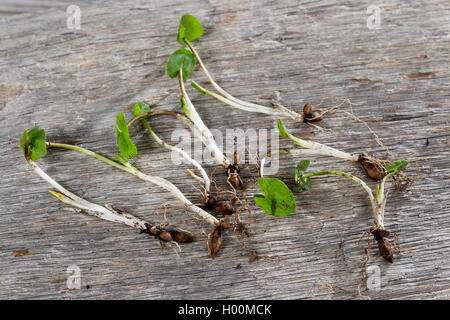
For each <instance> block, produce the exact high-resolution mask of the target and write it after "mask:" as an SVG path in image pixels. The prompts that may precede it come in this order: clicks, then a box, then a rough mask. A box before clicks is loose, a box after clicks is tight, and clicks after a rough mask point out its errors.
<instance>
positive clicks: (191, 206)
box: [47, 142, 219, 226]
mask: <svg viewBox="0 0 450 320" xmlns="http://www.w3.org/2000/svg"><path fill="white" fill-rule="evenodd" d="M47 147H49V148H51V147H56V148H64V149H71V150H75V151H79V152H81V153H84V154H86V155H89V156H91V157H94V158H96V159H98V160H101V161H103V162H105V163H107V164H109V165H111V166H113V167H116V168H118V169H120V170H123V171H125V172H128V173H131V174H132V175H134V176H136V177H138V178H139V179H141V180H144V181H146V182H150V183H153V184H156V185H157V186H160V187H161V188H164V189H166V190H167V191H169V192H170V193H171V194H172V195H173V196H174V197H175V198H177V199H178V200H179V201H180V202H182V203H183V204H184V205H185V207H186V208H187V209H189V210H190V211H192V212H194V213H195V214H197V215H198V216H200V217H201V218H202V219H204V220H206V221H207V222H208V223H210V224H212V225H213V226H217V225H219V220H217V219H216V218H215V217H214V216H212V215H211V214H209V213H208V212H206V211H204V210H203V209H201V208H199V207H197V206H195V205H194V204H192V202H191V201H189V200H188V199H187V198H186V197H185V196H184V194H183V193H182V192H181V191H180V190H179V189H178V188H177V187H176V186H175V185H174V184H172V183H171V182H169V181H167V180H166V179H163V178H160V177H156V176H150V175H146V174H144V173H142V172H141V171H139V170H138V169H136V168H134V167H132V166H131V165H130V166H124V165H122V164H120V163H118V162H115V161H113V160H111V159H108V158H106V157H104V156H101V155H99V154H98V153H95V152H92V151H90V150H88V149H85V148H82V147H77V146H73V145H70V144H64V143H53V142H47Z"/></svg>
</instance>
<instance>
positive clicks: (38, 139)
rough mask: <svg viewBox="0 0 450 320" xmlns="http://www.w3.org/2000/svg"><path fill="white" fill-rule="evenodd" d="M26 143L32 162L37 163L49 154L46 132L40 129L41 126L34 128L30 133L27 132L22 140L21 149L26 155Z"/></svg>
mask: <svg viewBox="0 0 450 320" xmlns="http://www.w3.org/2000/svg"><path fill="white" fill-rule="evenodd" d="M25 142H27V145H28V148H27V149H28V150H27V151H28V156H29V157H30V159H31V160H32V161H36V160H38V159H40V158H42V157H43V156H45V155H46V154H47V145H46V141H45V131H44V130H43V129H39V126H36V127H34V128H33V129H31V130H30V131H27V130H25V131H24V132H23V137H22V139H20V141H19V143H20V148H21V149H22V152H23V154H24V155H25Z"/></svg>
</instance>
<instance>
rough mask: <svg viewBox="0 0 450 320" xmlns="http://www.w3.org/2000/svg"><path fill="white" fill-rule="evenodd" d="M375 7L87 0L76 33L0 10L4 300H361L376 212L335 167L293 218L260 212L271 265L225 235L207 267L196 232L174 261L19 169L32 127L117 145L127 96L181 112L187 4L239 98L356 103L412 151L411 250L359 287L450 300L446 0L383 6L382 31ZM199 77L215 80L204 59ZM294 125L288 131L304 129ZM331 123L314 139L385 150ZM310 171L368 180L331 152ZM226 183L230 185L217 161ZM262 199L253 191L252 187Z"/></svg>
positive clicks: (162, 162) (401, 223) (154, 161)
mask: <svg viewBox="0 0 450 320" xmlns="http://www.w3.org/2000/svg"><path fill="white" fill-rule="evenodd" d="M0 3H1V2H0ZM371 4H377V3H373V2H372V1H359V2H355V1H342V2H340V4H335V2H334V1H325V0H324V1H308V2H305V3H304V4H302V5H301V4H299V1H290V0H284V1H218V0H211V1H189V3H187V2H186V1H175V0H170V1H120V3H119V2H116V1H111V2H104V1H95V2H94V1H92V2H86V3H85V4H84V5H83V4H81V5H80V7H81V10H82V20H81V29H80V30H75V31H74V30H68V29H67V28H66V13H65V8H62V7H53V8H50V9H48V10H45V11H39V12H36V13H32V12H31V13H26V14H24V15H19V16H17V17H6V18H3V20H0V25H1V28H0V122H1V126H0V136H1V137H2V139H1V150H2V152H1V154H0V170H1V172H2V183H1V198H0V298H3V299H11V298H26V299H44V298H52V299H70V298H86V299H94V298H101V299H123V298H130V299H132V298H137V299H206V298H214V299H216V298H223V299H231V298H232V299H258V298H274V299H297V298H300V299H324V298H325V299H354V298H355V299H357V298H359V296H358V293H357V285H358V283H359V279H360V268H361V259H362V257H363V253H362V249H361V248H360V247H359V246H358V240H359V238H360V237H361V234H362V232H363V231H364V230H367V228H368V227H370V225H371V223H372V218H371V216H370V204H369V201H368V200H367V197H366V195H365V194H364V192H363V191H362V190H361V189H360V188H359V187H358V186H357V185H354V184H353V183H351V182H347V181H346V180H343V179H342V178H339V177H336V178H327V179H326V178H318V179H315V180H314V181H313V183H314V189H313V190H314V192H310V193H308V194H301V195H297V196H296V198H297V206H298V208H297V211H296V212H295V214H293V215H291V216H289V217H286V218H283V219H280V218H276V217H271V216H268V215H266V214H264V213H262V212H261V210H257V209H256V208H254V209H255V211H254V213H253V222H252V224H251V227H252V230H253V231H254V232H255V233H256V234H255V235H254V236H253V237H252V245H253V247H254V248H255V249H256V250H257V251H258V252H259V254H261V255H267V256H269V257H271V258H272V259H261V260H257V261H254V262H250V261H249V256H248V255H247V254H246V253H245V252H243V251H242V249H241V247H240V244H239V242H238V241H237V240H236V238H235V237H234V236H233V234H232V233H230V232H228V233H225V235H224V239H223V243H224V246H223V249H222V250H221V252H220V253H219V254H218V256H217V257H216V259H214V260H211V259H210V258H209V257H208V252H207V250H206V247H205V241H204V240H202V238H201V237H199V240H198V241H196V242H195V243H192V244H188V245H184V246H183V253H182V255H181V256H180V257H177V256H176V255H175V253H174V252H173V251H172V250H165V251H161V249H160V247H159V244H158V243H157V242H156V241H155V240H152V239H150V238H149V237H148V236H146V235H143V234H139V233H137V232H136V231H134V230H133V229H131V228H128V227H126V226H123V225H116V224H113V223H108V222H105V221H101V220H99V219H97V218H94V217H88V216H82V215H77V214H75V213H73V212H69V211H67V210H65V208H66V207H65V206H64V205H63V204H61V203H59V202H58V201H57V200H56V199H55V198H54V197H52V196H51V195H50V194H49V193H48V192H47V190H48V185H47V184H46V183H45V182H44V181H42V180H41V179H40V178H39V177H37V176H36V175H34V174H33V173H32V171H31V170H30V169H29V168H28V166H27V165H26V163H25V161H24V159H23V157H22V155H21V152H20V149H19V144H18V140H19V138H20V136H21V133H22V132H23V130H24V129H27V128H31V127H32V126H34V125H35V124H39V125H40V126H41V127H43V128H45V129H46V131H47V133H48V139H49V140H51V141H55V142H65V143H73V144H78V145H82V146H85V147H87V148H89V149H91V150H93V151H97V152H99V153H101V154H104V155H113V154H114V153H116V152H117V148H116V144H115V131H114V121H115V115H116V114H117V113H118V112H125V113H126V115H127V117H130V116H131V111H130V108H129V106H130V105H131V104H133V103H135V102H137V101H141V100H144V101H147V102H150V103H155V104H157V105H158V107H157V108H158V109H171V110H177V108H178V107H177V102H178V88H177V83H176V81H174V80H172V79H168V77H166V76H165V74H164V71H165V70H164V64H165V62H166V59H167V57H168V55H169V54H170V53H171V52H172V51H173V50H174V49H176V48H178V47H179V46H178V44H177V43H176V41H175V33H176V31H177V25H178V21H179V18H180V16H181V15H182V14H184V13H187V12H189V13H192V14H194V15H195V16H197V17H198V18H199V19H200V21H202V22H203V24H204V26H205V35H204V37H202V39H201V40H199V41H197V42H196V43H195V45H196V48H197V50H198V51H199V52H200V54H201V56H202V57H203V60H204V62H205V64H206V65H207V66H208V67H209V69H210V72H211V73H212V74H213V75H215V77H216V79H217V81H218V82H219V84H221V85H222V86H223V87H224V88H225V89H226V90H228V91H229V92H231V93H232V94H233V95H235V96H236V97H238V98H241V99H245V100H249V101H259V102H261V103H264V104H267V103H268V100H265V99H267V98H271V97H273V95H274V93H275V91H278V92H279V93H280V97H281V102H282V103H283V104H284V105H287V106H291V107H292V108H294V109H296V110H300V108H301V106H303V104H304V103H306V102H312V103H313V104H317V103H319V101H320V100H321V99H322V98H323V97H330V96H336V97H347V98H350V99H351V100H352V101H353V102H356V103H360V105H358V106H354V107H353V111H354V113H355V114H356V115H357V116H358V117H360V118H361V119H363V120H364V121H366V122H367V123H368V124H369V125H370V126H371V127H372V128H373V129H374V131H375V132H376V133H377V134H378V136H379V137H380V139H382V141H383V142H384V144H386V145H387V146H388V147H389V149H390V152H391V154H392V157H393V158H405V159H408V160H409V162H410V166H409V167H408V169H407V170H406V173H407V174H408V175H410V176H412V177H415V178H416V181H415V183H414V185H413V186H412V187H411V189H410V191H409V192H407V193H399V192H395V191H391V193H390V195H389V199H388V207H387V210H386V211H387V215H386V221H385V222H386V226H387V227H388V228H389V229H390V230H391V231H392V232H394V233H396V234H398V235H399V237H400V239H401V243H402V245H403V246H404V247H405V248H407V249H408V250H411V251H413V252H409V253H406V252H404V253H403V255H397V257H396V258H397V259H396V261H395V263H394V264H392V265H391V264H388V263H386V262H385V261H383V260H382V258H380V257H379V255H378V253H377V252H375V250H372V257H371V260H370V262H369V266H371V267H373V268H376V267H378V268H379V270H380V274H381V289H380V290H379V291H375V290H368V289H366V288H365V287H364V292H363V293H364V294H365V295H367V296H369V297H370V298H372V299H412V298H423V299H438V298H445V299H448V298H449V297H450V259H449V256H450V245H449V243H450V201H449V198H450V192H449V181H450V161H449V154H450V153H449V146H450V126H449V120H450V109H449V107H450V104H449V101H450V99H449V92H450V90H449V89H450V81H449V79H450V78H449V70H450V63H449V60H450V59H449V58H450V56H449V49H450V46H449V40H450V38H449V27H450V25H449V21H450V19H449V18H450V10H449V7H448V3H447V1H443V0H430V1H426V2H425V1H423V2H417V3H415V4H411V3H404V2H401V1H395V0H392V1H389V2H382V3H381V2H380V7H381V28H380V29H378V30H370V29H368V28H367V26H366V20H367V17H368V15H367V14H366V10H367V7H368V6H369V5H371ZM192 78H193V79H196V80H198V81H199V82H200V83H202V84H205V83H206V81H205V77H204V76H203V74H202V73H201V72H200V71H199V70H197V71H195V72H194V73H193V75H192ZM189 92H190V93H191V95H192V98H193V101H194V103H195V105H196V106H197V107H198V111H199V113H200V114H201V116H202V117H203V119H204V121H205V123H206V124H207V125H208V126H209V127H210V128H218V129H220V130H221V131H222V132H225V130H226V129H227V128H240V127H242V128H249V127H252V128H274V127H275V121H274V120H275V119H273V118H270V117H267V116H264V115H258V114H250V113H246V112H243V111H238V110H233V109H229V108H226V107H225V105H223V104H221V103H219V102H217V101H214V100H212V98H210V97H206V96H202V95H200V94H198V93H197V92H195V91H194V90H191V89H189ZM325 104H326V106H324V107H327V106H328V107H330V106H331V105H333V103H331V102H327V103H325ZM346 110H349V109H348V107H347V109H346ZM161 119H162V118H161ZM287 125H288V127H289V128H292V130H293V132H295V133H307V132H310V131H311V129H310V128H308V127H306V126H304V125H299V124H294V123H292V122H287ZM321 125H322V126H323V127H324V128H326V129H330V130H331V131H332V134H325V133H317V134H316V135H315V136H314V137H311V139H313V140H314V141H318V142H322V143H327V144H329V145H330V146H334V147H337V148H339V149H342V150H345V151H348V152H352V153H361V152H364V151H366V152H369V153H373V154H375V155H377V156H379V157H385V153H384V150H383V149H382V148H381V147H380V146H378V145H377V144H376V142H375V141H374V139H373V137H372V135H371V134H370V132H368V130H367V129H366V128H365V127H364V126H363V125H362V124H361V123H357V122H354V121H350V120H349V118H348V117H347V116H346V115H345V114H344V113H335V114H333V115H331V116H329V117H327V118H326V120H325V121H323V122H322V123H321ZM154 126H155V129H156V130H157V132H158V133H160V134H161V136H162V137H163V138H166V139H168V141H170V135H171V132H172V131H173V129H174V128H182V126H181V125H178V124H175V123H174V122H173V121H172V120H171V119H167V120H166V119H163V120H161V121H156V122H155V123H154ZM132 132H133V134H134V135H135V136H136V137H137V138H136V144H137V147H138V148H139V150H140V156H139V157H138V158H137V160H136V161H134V163H135V165H136V166H137V167H138V168H140V169H142V170H143V171H144V172H148V173H157V174H158V175H160V176H162V177H164V178H167V179H168V180H170V181H172V182H173V183H174V184H175V185H177V186H178V187H179V188H180V189H182V190H183V192H185V193H186V195H187V196H188V197H189V198H190V199H191V200H192V201H193V202H199V201H200V200H201V199H200V196H199V194H198V192H197V191H196V190H195V188H194V187H193V186H192V184H193V182H192V180H191V179H190V178H189V177H188V176H187V175H186V172H185V168H184V167H183V166H173V165H171V162H170V154H169V153H168V152H166V151H164V150H162V149H161V148H159V147H158V146H157V145H156V144H155V143H154V142H152V141H151V140H150V139H149V137H148V136H147V135H146V134H145V132H144V131H143V130H142V128H139V127H136V128H135V129H133V130H132ZM281 143H282V144H284V145H286V146H287V145H288V143H287V142H286V141H281ZM39 163H40V164H41V166H42V167H43V168H44V169H45V170H46V171H47V172H48V173H49V174H50V175H52V176H53V177H54V178H56V179H57V180H58V181H59V182H60V183H61V184H62V185H64V186H65V187H67V188H68V189H70V190H71V191H72V192H74V193H77V194H79V195H81V196H84V197H86V198H87V199H88V200H90V201H92V202H95V203H99V204H103V203H111V204H113V205H115V206H117V207H119V208H122V209H124V210H127V211H128V212H130V213H132V214H135V215H137V216H140V217H143V218H146V219H149V220H151V221H153V222H160V221H161V222H162V221H163V214H162V212H163V210H162V208H161V204H163V203H166V202H167V203H170V205H169V210H168V219H169V222H170V223H171V224H173V225H176V226H182V227H184V228H186V229H189V230H191V231H195V230H196V229H199V228H200V227H206V226H205V225H203V224H199V223H198V222H196V221H195V220H194V219H192V217H191V216H190V215H189V214H188V213H187V212H186V211H185V210H184V209H183V208H182V207H181V206H179V205H178V204H177V203H176V202H173V200H172V199H171V198H170V197H169V196H168V195H167V194H166V193H165V192H164V191H163V190H161V189H160V188H158V187H156V186H152V185H143V184H142V183H141V182H140V181H138V180H136V179H135V178H133V177H132V176H129V175H126V174H125V173H122V172H119V171H118V170H115V169H112V168H109V167H107V166H105V165H103V164H102V163H99V162H98V161H97V160H95V159H89V158H87V157H86V156H83V155H80V154H76V153H74V152H70V151H63V150H50V152H49V154H48V156H46V157H45V158H44V159H42V160H40V161H39ZM295 165H296V159H289V158H287V157H284V158H282V159H281V164H280V166H281V167H280V171H279V174H278V175H279V177H281V178H283V179H284V180H286V181H289V180H290V179H292V171H293V168H294V167H295ZM312 167H313V169H326V168H328V169H333V168H335V169H341V170H344V171H349V172H351V173H354V174H356V175H361V172H360V170H359V168H357V167H356V166H353V165H350V164H348V163H346V162H342V161H335V160H333V159H329V158H317V159H314V160H313V163H312ZM212 169H213V167H212V166H209V167H208V170H209V171H211V170H212ZM216 176H217V179H218V180H220V179H222V180H223V178H224V176H223V173H222V172H220V171H217V172H216ZM222 182H223V181H222ZM371 185H372V186H373V183H371ZM255 192H257V191H256V189H255V188H251V189H249V190H248V197H249V198H251V196H252V194H253V193H255ZM244 218H246V216H245V215H244ZM205 231H206V232H208V231H211V230H209V229H207V228H205ZM195 232H197V233H200V232H198V231H195ZM71 265H76V266H78V267H79V268H80V269H81V276H82V287H81V289H79V290H68V289H67V287H66V279H67V276H68V274H67V273H66V270H67V268H68V266H71Z"/></svg>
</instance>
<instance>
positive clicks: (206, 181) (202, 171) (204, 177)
mask: <svg viewBox="0 0 450 320" xmlns="http://www.w3.org/2000/svg"><path fill="white" fill-rule="evenodd" d="M162 146H163V147H165V148H166V149H169V150H172V151H175V152H177V153H179V154H180V155H181V156H182V157H183V158H184V159H186V160H187V161H188V162H189V163H190V164H192V165H193V166H194V167H196V168H197V170H198V171H200V174H201V175H202V178H200V179H202V180H199V179H197V180H198V181H200V182H202V183H203V184H204V185H205V189H206V191H207V192H208V193H209V192H210V188H211V180H210V179H209V176H208V174H207V173H206V171H205V169H203V167H202V166H201V165H200V163H198V162H197V161H196V160H194V159H193V158H192V157H191V156H190V155H188V154H187V153H186V152H185V151H184V150H183V149H180V148H178V147H175V146H172V145H169V144H166V143H163V144H162ZM193 177H194V178H195V177H197V176H194V175H193Z"/></svg>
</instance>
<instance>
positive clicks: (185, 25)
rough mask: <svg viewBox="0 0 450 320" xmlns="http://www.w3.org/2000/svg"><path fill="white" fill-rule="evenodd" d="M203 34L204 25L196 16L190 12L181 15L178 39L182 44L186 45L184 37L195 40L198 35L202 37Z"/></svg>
mask: <svg viewBox="0 0 450 320" xmlns="http://www.w3.org/2000/svg"><path fill="white" fill-rule="evenodd" d="M202 35H203V27H202V24H201V23H200V21H198V20H197V18H196V17H194V16H192V15H190V14H185V15H184V16H182V17H181V20H180V26H179V27H178V35H177V41H178V42H179V43H180V44H181V45H183V46H185V45H186V43H185V42H184V39H186V40H187V41H193V40H195V39H197V38H198V37H201V36H202Z"/></svg>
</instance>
